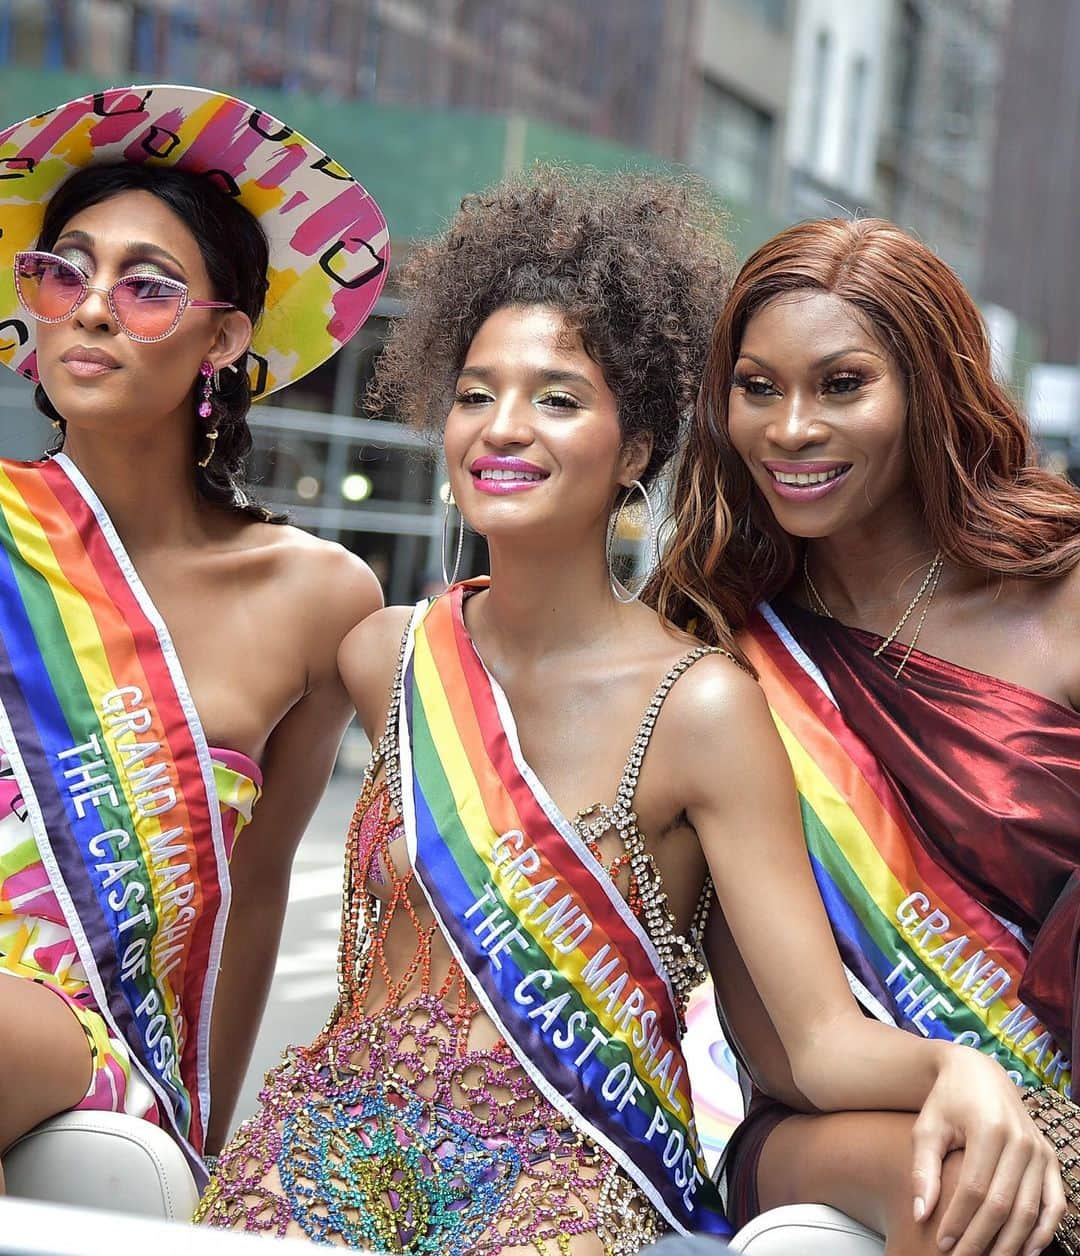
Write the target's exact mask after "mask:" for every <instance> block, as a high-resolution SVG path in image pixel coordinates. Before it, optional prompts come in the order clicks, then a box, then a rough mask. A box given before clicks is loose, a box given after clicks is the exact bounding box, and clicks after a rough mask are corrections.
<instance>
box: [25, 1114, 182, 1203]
mask: <svg viewBox="0 0 1080 1256" xmlns="http://www.w3.org/2000/svg"><path fill="white" fill-rule="evenodd" d="M4 1176H5V1177H6V1179H7V1189H8V1194H9V1195H12V1196H15V1197H19V1198H22V1199H34V1200H39V1201H41V1202H44V1203H52V1204H73V1205H76V1206H81V1207H83V1208H109V1209H116V1210H117V1211H118V1212H124V1213H134V1214H135V1215H137V1216H142V1217H158V1218H162V1219H164V1220H170V1221H187V1220H189V1219H190V1217H191V1214H192V1213H193V1212H194V1211H195V1205H196V1203H198V1199H199V1194H198V1191H197V1190H196V1189H195V1181H194V1179H193V1178H192V1176H191V1170H190V1169H189V1168H188V1165H187V1161H186V1160H185V1159H184V1155H183V1153H182V1152H181V1150H180V1148H179V1147H178V1146H177V1145H176V1143H175V1142H173V1140H172V1139H171V1138H170V1137H169V1135H168V1134H166V1133H165V1131H164V1130H163V1129H159V1128H158V1127H157V1126H156V1125H151V1124H150V1123H149V1122H148V1121H140V1120H139V1119H138V1118H137V1117H133V1116H125V1115H124V1114H123V1113H120V1112H65V1113H64V1114H63V1115H61V1116H56V1117H53V1118H51V1120H48V1121H43V1122H42V1123H41V1124H40V1125H38V1126H35V1128H34V1129H32V1130H30V1131H29V1133H27V1134H24V1135H23V1136H22V1138H20V1139H19V1140H18V1142H16V1143H14V1144H13V1145H12V1147H11V1148H10V1149H9V1150H8V1151H7V1152H6V1153H5V1155H4Z"/></svg>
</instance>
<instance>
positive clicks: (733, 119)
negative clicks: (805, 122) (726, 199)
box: [692, 81, 773, 205]
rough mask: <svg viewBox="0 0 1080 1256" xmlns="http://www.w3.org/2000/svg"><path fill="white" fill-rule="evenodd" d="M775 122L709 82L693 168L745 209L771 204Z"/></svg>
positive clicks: (697, 133) (704, 97)
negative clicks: (756, 205) (771, 167)
mask: <svg viewBox="0 0 1080 1256" xmlns="http://www.w3.org/2000/svg"><path fill="white" fill-rule="evenodd" d="M772 147H773V120H772V118H771V117H770V116H769V115H768V114H767V113H764V112H763V111H762V110H760V109H755V108H754V106H753V105H748V104H747V103H746V101H744V100H741V99H740V98H739V97H738V96H734V95H732V94H731V92H728V91H726V90H725V89H724V88H722V87H719V86H718V85H717V84H716V83H710V82H708V81H706V82H705V83H703V84H702V97H701V108H700V110H699V111H698V121H697V129H696V132H695V135H694V145H693V150H692V151H693V159H692V160H693V164H694V165H695V166H696V167H697V168H698V169H699V170H700V171H701V172H702V174H704V175H706V176H707V177H708V178H709V179H711V180H712V181H713V183H715V184H716V186H717V187H718V188H719V189H720V191H721V192H722V193H723V194H724V195H725V196H730V197H732V198H733V199H734V200H737V201H741V202H743V203H744V204H747V205H751V204H755V203H756V204H760V203H761V202H763V201H766V200H768V196H769V169H770V166H771V162H772Z"/></svg>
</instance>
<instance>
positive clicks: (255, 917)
mask: <svg viewBox="0 0 1080 1256" xmlns="http://www.w3.org/2000/svg"><path fill="white" fill-rule="evenodd" d="M320 557H321V558H323V559H326V560H327V561H323V562H322V564H321V566H322V570H321V571H320V572H319V573H318V577H319V578H318V579H317V580H309V581H308V582H306V596H307V597H309V598H310V599H311V606H312V608H313V612H314V613H313V614H312V616H311V623H310V630H309V633H308V634H307V637H306V639H307V642H308V644H309V647H310V651H311V655H310V657H311V663H310V670H309V680H308V688H307V692H306V693H305V694H304V696H303V697H302V698H301V699H300V700H299V701H298V702H297V703H296V705H295V706H294V707H293V708H292V709H291V710H290V711H289V712H288V714H287V715H286V716H285V717H284V719H282V720H281V722H280V723H279V724H278V726H277V727H276V728H275V729H274V731H273V733H272V734H271V736H270V739H269V741H268V742H267V748H266V753H265V755H264V757H263V764H262V768H263V779H264V788H263V794H262V797H261V798H260V799H259V802H258V804H257V806H256V809H255V815H254V818H253V820H252V822H251V824H250V825H248V826H247V828H245V829H244V830H243V832H242V833H241V834H240V836H239V838H238V840H237V844H236V849H235V851H234V852H233V857H232V860H231V862H230V867H229V872H230V878H231V881H232V906H231V908H230V911H229V922H228V925H227V927H226V931H225V943H224V949H223V952H222V961H221V971H220V973H219V975H218V984H217V993H216V996H215V1001H214V1018H213V1024H212V1033H211V1045H210V1061H211V1078H212V1087H213V1106H212V1109H211V1116H210V1126H209V1130H208V1133H207V1151H208V1152H210V1153H213V1152H216V1151H217V1150H218V1149H219V1148H220V1147H221V1145H222V1143H223V1142H224V1141H225V1138H226V1136H227V1134H228V1131H229V1128H230V1125H231V1122H232V1117H233V1110H234V1108H235V1106H236V1098H237V1095H238V1094H239V1093H240V1087H241V1086H242V1085H243V1081H244V1075H245V1073H246V1072H247V1066H248V1061H249V1060H250V1058H251V1051H252V1047H253V1046H254V1043H255V1037H256V1034H257V1032H258V1028H259V1022H260V1021H261V1019H262V1013H263V1009H264V1007H265V1005H266V997H267V993H268V991H269V989H270V981H271V978H272V976H273V971H274V962H275V959H276V957H277V950H278V943H279V941H280V937H281V926H282V922H283V921H284V917H285V908H286V905H287V903H288V890H289V873H290V869H291V866H292V860H293V855H294V854H295V852H296V847H297V845H298V844H299V842H300V839H301V837H302V836H303V834H304V830H305V829H306V827H307V825H308V822H309V821H310V819H311V816H312V813H313V812H314V810H315V807H316V805H317V804H318V802H319V799H320V798H321V797H322V794H323V791H324V790H325V788H326V783H327V781H328V780H329V778H330V772H331V770H332V769H333V766H334V759H335V757H336V755H337V749H338V745H339V744H340V742H341V736H342V733H343V732H344V731H345V727H346V725H347V724H348V722H349V718H350V717H351V715H352V703H351V701H350V698H349V695H348V694H347V693H346V691H345V688H344V686H343V685H342V684H341V681H340V679H339V677H338V673H337V666H336V655H337V646H338V643H339V642H340V640H341V639H342V637H343V636H344V635H345V634H346V633H347V631H348V630H349V629H350V628H351V627H352V626H353V625H354V624H355V623H356V622H357V620H359V619H362V618H363V617H365V616H366V615H369V614H370V613H371V612H372V611H373V610H375V609H376V608H377V607H378V605H379V604H380V603H381V601H382V594H381V591H380V590H379V587H378V584H377V582H376V581H375V578H374V576H373V575H372V574H371V572H370V570H369V569H368V568H367V566H366V564H363V563H361V562H360V560H359V559H356V558H354V557H353V556H352V555H351V554H346V553H345V552H344V551H337V552H332V553H331V554H330V555H329V556H327V555H321V556H320ZM272 630H273V627H272V625H268V631H272Z"/></svg>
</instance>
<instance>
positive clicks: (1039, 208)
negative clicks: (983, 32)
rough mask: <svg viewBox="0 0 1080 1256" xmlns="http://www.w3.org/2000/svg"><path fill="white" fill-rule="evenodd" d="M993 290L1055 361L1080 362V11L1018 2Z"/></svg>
mask: <svg viewBox="0 0 1080 1256" xmlns="http://www.w3.org/2000/svg"><path fill="white" fill-rule="evenodd" d="M1001 90H1002V98H1003V100H1004V101H1006V102H1007V105H1008V107H1007V108H1003V109H1002V110H1001V114H1000V120H999V124H998V131H997V137H996V143H995V147H994V157H993V163H992V167H993V175H992V179H991V184H990V192H989V198H988V199H989V221H988V226H987V233H986V240H985V252H984V257H983V279H984V290H985V292H986V293H987V295H988V296H989V298H990V299H991V300H992V301H995V302H998V303H999V304H1001V305H1003V306H1006V307H1008V308H1010V309H1013V310H1015V311H1016V313H1017V314H1018V315H1019V316H1020V317H1021V318H1022V319H1024V320H1026V321H1028V322H1029V323H1031V324H1032V325H1034V326H1035V327H1036V328H1037V330H1038V331H1039V333H1040V336H1041V339H1042V343H1043V350H1042V356H1043V357H1044V358H1045V360H1046V361H1047V362H1052V363H1061V364H1066V365H1075V364H1076V363H1080V282H1078V276H1080V244H1078V242H1077V241H1078V233H1077V225H1076V224H1077V205H1080V5H1078V4H1076V3H1075V2H1074V0H1024V3H1023V4H1017V5H1016V6H1015V7H1014V9H1013V12H1012V16H1011V19H1010V21H1009V24H1008V28H1007V33H1006V40H1005V57H1004V70H1003V77H1002V89H1001Z"/></svg>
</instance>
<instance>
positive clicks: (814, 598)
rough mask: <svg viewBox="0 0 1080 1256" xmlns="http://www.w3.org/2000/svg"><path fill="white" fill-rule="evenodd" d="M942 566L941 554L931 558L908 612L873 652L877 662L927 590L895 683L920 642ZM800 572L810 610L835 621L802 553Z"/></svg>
mask: <svg viewBox="0 0 1080 1256" xmlns="http://www.w3.org/2000/svg"><path fill="white" fill-rule="evenodd" d="M944 566H945V559H944V557H943V555H942V553H941V550H938V552H937V553H936V554H935V555H934V559H933V562H931V564H930V566H929V568H928V569H927V572H926V575H925V577H924V578H923V582H922V584H920V585H919V588H918V591H917V592H916V594H915V596H914V597H913V598H912V599H911V601H910V602H909V603H908V608H907V610H906V611H904V613H903V614H902V615H901V616H900V619H899V620H898V621H897V624H896V627H895V628H894V629H893V630H892V632H890V633H889V635H888V636H887V637H885V638H884V639H883V640H882V642H881V644H880V645H879V646H878V647H877V649H876V650H875V651H874V658H877V657H878V656H879V655H880V654H882V653H884V651H885V650H887V649H888V647H889V646H890V645H892V643H893V642H894V641H895V640H896V638H897V637H898V636H899V635H900V633H901V632H902V631H903V628H904V625H905V624H906V623H907V621H908V620H909V619H910V618H911V616H912V615H913V614H914V612H915V608H916V607H917V606H918V605H919V603H920V602H921V601H922V599H923V594H926V593H927V590H929V593H928V595H927V598H926V604H925V605H924V606H923V609H922V614H921V615H920V616H919V622H918V623H917V624H916V625H915V632H914V633H913V634H912V637H911V644H910V645H909V646H908V647H907V649H906V650H905V651H904V657H903V658H902V659H901V660H900V666H899V667H898V668H897V669H896V671H895V672H894V673H893V676H894V677H895V678H896V679H897V680H899V678H900V673H901V672H902V671H903V670H904V665H905V664H906V663H907V661H908V659H909V658H911V652H912V650H914V649H915V643H916V642H917V641H918V640H919V633H920V632H922V627H923V624H924V623H925V622H926V612H927V611H928V610H929V609H930V603H931V602H932V601H933V600H934V594H935V593H936V592H937V587H938V584H939V583H940V581H941V572H942V570H943V569H944ZM802 569H803V582H804V584H805V586H806V600H807V601H808V602H809V603H810V609H811V610H812V611H814V613H815V614H817V615H824V616H825V617H826V618H827V619H835V618H836V617H835V616H834V615H833V613H832V611H831V610H829V607H828V605H827V604H826V602H825V599H824V598H823V597H822V596H821V594H820V592H819V591H818V588H817V585H815V584H814V582H813V580H812V579H811V578H810V565H809V562H808V561H807V554H806V550H805V549H804V550H803V559H802Z"/></svg>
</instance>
